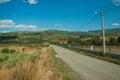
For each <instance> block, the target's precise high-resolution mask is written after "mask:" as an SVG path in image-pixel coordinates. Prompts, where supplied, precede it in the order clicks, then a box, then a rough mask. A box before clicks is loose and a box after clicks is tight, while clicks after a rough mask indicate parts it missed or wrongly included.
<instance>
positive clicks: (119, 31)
mask: <svg viewBox="0 0 120 80" xmlns="http://www.w3.org/2000/svg"><path fill="white" fill-rule="evenodd" d="M88 32H89V33H92V34H97V35H100V34H102V30H94V31H88ZM105 34H120V28H113V29H105Z"/></svg>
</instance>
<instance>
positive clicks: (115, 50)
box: [72, 46, 120, 54]
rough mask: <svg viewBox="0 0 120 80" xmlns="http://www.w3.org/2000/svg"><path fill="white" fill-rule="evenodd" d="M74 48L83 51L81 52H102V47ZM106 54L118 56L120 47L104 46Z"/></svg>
mask: <svg viewBox="0 0 120 80" xmlns="http://www.w3.org/2000/svg"><path fill="white" fill-rule="evenodd" d="M72 47H74V48H78V49H83V50H91V51H99V52H102V51H103V47H102V46H72ZM106 53H115V54H120V46H106Z"/></svg>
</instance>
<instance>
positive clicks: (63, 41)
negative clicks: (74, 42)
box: [59, 39, 68, 44]
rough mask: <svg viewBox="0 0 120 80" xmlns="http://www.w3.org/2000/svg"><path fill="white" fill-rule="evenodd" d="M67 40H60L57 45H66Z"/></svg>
mask: <svg viewBox="0 0 120 80" xmlns="http://www.w3.org/2000/svg"><path fill="white" fill-rule="evenodd" d="M67 43H68V41H67V39H60V41H59V44H67Z"/></svg>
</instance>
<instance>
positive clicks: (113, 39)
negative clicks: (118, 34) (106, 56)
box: [109, 37, 117, 46]
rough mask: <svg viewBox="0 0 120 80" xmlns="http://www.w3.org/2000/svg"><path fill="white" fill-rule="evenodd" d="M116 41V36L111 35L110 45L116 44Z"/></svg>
mask: <svg viewBox="0 0 120 80" xmlns="http://www.w3.org/2000/svg"><path fill="white" fill-rule="evenodd" d="M116 43H117V40H116V38H113V37H111V38H110V40H109V44H110V46H116Z"/></svg>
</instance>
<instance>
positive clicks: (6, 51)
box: [2, 48, 10, 53]
mask: <svg viewBox="0 0 120 80" xmlns="http://www.w3.org/2000/svg"><path fill="white" fill-rule="evenodd" d="M9 51H10V50H9V48H3V49H2V53H9Z"/></svg>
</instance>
